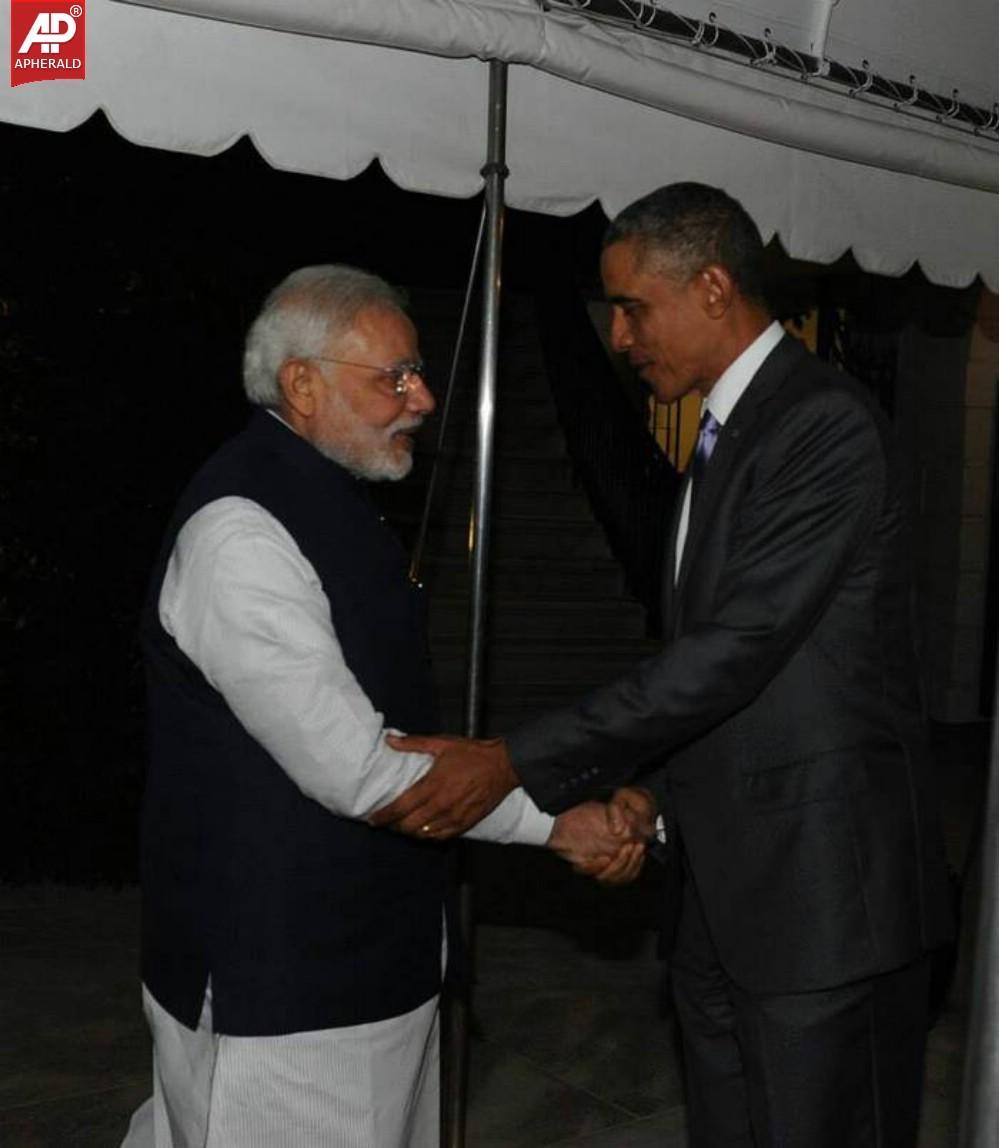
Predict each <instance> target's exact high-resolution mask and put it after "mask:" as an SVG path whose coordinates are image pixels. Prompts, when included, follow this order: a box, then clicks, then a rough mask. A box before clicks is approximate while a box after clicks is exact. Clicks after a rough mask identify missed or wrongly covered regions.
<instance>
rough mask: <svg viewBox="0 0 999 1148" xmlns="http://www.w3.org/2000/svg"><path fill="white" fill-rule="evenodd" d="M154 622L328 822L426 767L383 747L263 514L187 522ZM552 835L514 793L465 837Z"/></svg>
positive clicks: (307, 575)
mask: <svg viewBox="0 0 999 1148" xmlns="http://www.w3.org/2000/svg"><path fill="white" fill-rule="evenodd" d="M159 616H160V621H161V623H162V625H163V627H164V629H165V630H166V631H167V633H168V634H170V635H171V637H172V638H173V639H174V641H175V642H176V643H177V645H178V647H179V648H180V649H181V650H182V651H183V653H184V654H186V655H187V657H188V658H190V659H191V661H192V662H193V663H194V664H195V665H196V666H197V667H198V669H199V670H200V671H201V673H202V674H203V675H204V677H205V679H206V680H207V681H208V683H209V684H210V685H211V686H212V687H213V688H214V689H216V690H218V692H219V693H220V694H221V695H222V697H223V698H224V699H225V701H226V704H227V705H228V706H229V708H230V709H231V710H232V712H233V713H234V714H235V716H236V717H237V718H238V719H239V721H240V722H241V724H242V725H243V727H244V728H245V729H246V730H247V732H248V733H249V734H250V735H251V736H252V737H253V738H255V739H256V740H257V741H258V742H260V744H261V745H262V746H263V747H264V748H265V749H266V750H267V752H268V753H269V754H270V755H271V757H273V758H274V760H275V761H276V762H277V763H278V764H279V765H280V766H281V768H282V769H284V771H285V772H286V773H287V774H288V776H289V777H290V778H291V779H292V781H294V782H295V784H296V785H297V786H298V787H299V788H300V789H301V790H302V792H303V793H305V794H307V795H308V796H309V797H311V798H313V799H314V800H316V801H318V802H319V803H320V804H322V805H323V806H325V807H326V808H327V809H329V810H330V811H331V812H333V813H336V814H339V815H341V816H344V817H353V818H364V817H367V816H368V815H369V814H371V813H372V812H374V810H376V809H378V808H380V807H381V806H383V805H387V804H388V803H389V802H390V801H392V800H393V799H394V798H395V797H397V796H398V795H399V794H400V793H402V792H403V791H404V790H405V789H407V788H408V787H409V786H410V785H412V783H413V782H414V781H416V780H418V778H420V777H421V776H422V775H423V774H424V773H425V772H426V771H427V769H428V768H429V766H430V763H431V759H430V758H429V757H427V756H426V755H424V754H411V753H396V752H395V751H394V750H392V749H391V748H389V746H387V745H386V744H385V732H386V730H385V725H384V720H383V717H382V715H381V714H380V713H378V712H377V711H376V710H375V708H374V706H373V705H372V704H371V702H370V700H369V699H368V697H367V695H366V694H365V693H364V691H363V690H362V689H361V687H360V685H359V683H358V681H357V679H356V678H355V677H354V675H353V673H351V671H350V668H349V667H348V666H347V663H346V662H345V660H344V656H343V651H342V649H341V647H340V643H339V641H338V640H337V637H336V633H335V632H334V629H333V623H332V620H331V617H330V607H329V601H328V600H327V598H326V595H325V593H324V591H323V588H322V584H321V583H320V580H319V577H318V575H317V574H316V571H315V570H314V568H313V567H312V565H311V563H310V562H309V561H308V560H307V559H306V558H305V556H304V555H303V554H302V552H301V550H300V549H299V548H298V546H297V544H296V543H295V541H294V539H293V538H292V537H291V535H290V534H289V533H288V531H287V530H286V529H285V528H284V527H283V526H282V525H281V523H280V522H278V521H277V519H276V518H274V516H273V515H271V514H269V513H268V512H267V511H266V510H264V509H263V507H261V506H260V505H259V504H257V503H255V502H252V501H250V500H248V499H245V498H235V497H231V498H222V499H218V500H216V501H215V502H211V503H209V504H208V505H206V506H204V507H202V508H201V509H200V510H199V511H198V512H197V513H196V514H194V515H192V516H191V518H189V519H188V521H187V522H186V523H185V524H184V526H183V528H182V529H181V531H180V533H179V534H178V535H177V540H176V543H175V545H174V549H173V552H172V554H171V556H170V560H169V563H168V566H167V572H166V577H165V578H164V581H163V587H162V589H161V592H160V599H159ZM552 824H553V820H552V818H551V817H549V816H548V815H547V814H545V813H542V812H541V811H540V810H539V809H538V808H537V806H535V805H534V803H533V802H532V801H531V800H530V798H529V797H528V796H527V794H526V793H524V791H523V790H516V791H515V792H514V793H511V794H510V795H509V797H507V798H506V800H505V801H503V802H502V803H501V804H500V805H499V806H498V807H497V808H496V809H495V810H494V811H493V813H491V814H490V815H489V816H488V817H487V818H485V819H484V820H483V821H482V822H480V823H479V825H477V826H475V828H474V829H473V830H471V831H470V833H469V834H468V836H470V837H476V838H480V839H483V840H491V841H502V842H521V843H524V844H534V845H541V844H544V842H545V841H547V839H548V836H549V834H550V832H551V828H552Z"/></svg>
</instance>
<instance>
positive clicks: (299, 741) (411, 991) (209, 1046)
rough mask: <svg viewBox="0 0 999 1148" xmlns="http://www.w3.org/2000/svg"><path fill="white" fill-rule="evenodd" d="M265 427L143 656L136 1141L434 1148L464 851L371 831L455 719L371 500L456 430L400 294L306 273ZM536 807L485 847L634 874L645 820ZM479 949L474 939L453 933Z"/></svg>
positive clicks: (501, 820) (213, 507)
mask: <svg viewBox="0 0 999 1148" xmlns="http://www.w3.org/2000/svg"><path fill="white" fill-rule="evenodd" d="M244 384H245V389H246V394H247V397H248V399H249V400H250V402H251V403H253V404H254V405H255V406H256V407H257V408H258V409H257V410H256V412H255V413H254V415H253V417H252V419H251V421H250V423H249V425H248V427H247V428H246V430H244V431H243V432H242V433H241V434H240V435H238V436H237V437H236V438H234V439H232V440H231V441H230V442H228V443H227V444H225V445H224V446H223V447H222V448H221V449H220V450H219V451H218V452H217V453H216V454H215V455H214V456H213V457H212V458H211V459H209V461H208V462H207V463H206V464H205V465H204V466H203V467H202V468H201V470H200V471H199V472H198V473H197V475H196V476H195V477H194V479H193V480H192V481H191V483H190V485H189V486H188V488H187V490H186V491H185V492H184V494H183V495H182V497H181V499H180V503H179V505H178V507H177V510H176V512H175V513H174V516H173V519H172V521H171V523H170V525H169V527H168V529H167V532H166V537H165V539H164V543H163V547H162V550H161V554H160V557H159V560H158V562H157V565H156V567H155V569H154V572H153V577H152V582H151V588H150V594H149V598H148V602H147V606H146V610H145V615H144V621H143V627H142V639H143V650H144V656H145V663H146V670H147V679H148V707H149V727H150V728H149V770H148V777H147V783H146V792H145V798H144V808H143V825H142V863H141V869H142V892H143V928H142V981H143V1007H144V1010H145V1013H146V1016H147V1019H148V1021H149V1025H150V1029H151V1031H152V1035H153V1043H154V1073H153V1077H154V1095H153V1098H152V1099H151V1100H150V1101H149V1102H147V1104H146V1105H144V1106H143V1107H142V1108H141V1109H140V1110H139V1111H138V1112H137V1113H136V1115H135V1116H134V1117H133V1120H132V1125H131V1127H130V1131H129V1135H128V1138H127V1139H126V1141H125V1144H126V1145H129V1146H130V1148H132V1146H137V1145H140V1144H154V1145H155V1146H156V1148H179V1146H180V1145H184V1146H188V1145H208V1144H211V1145H212V1146H219V1148H221V1146H230V1145H231V1146H234V1148H235V1146H238V1148H265V1146H266V1148H273V1146H274V1145H279V1144H280V1145H285V1144H287V1145H292V1144H293V1145H295V1146H296V1148H308V1146H311V1145H316V1146H318V1145H323V1146H324V1148H370V1146H373V1145H378V1146H379V1148H429V1146H432V1145H436V1144H438V1143H439V1130H438V1103H439V1096H438V1091H439V1085H438V1075H439V1074H438V1019H437V1012H438V994H439V991H440V986H441V980H442V974H443V965H444V962H445V953H446V949H447V945H446V936H447V929H446V924H445V915H446V914H445V906H446V904H447V902H448V900H449V898H448V889H449V877H448V870H449V858H448V847H447V846H446V845H443V844H441V843H439V842H435V841H432V840H429V839H427V840H413V839H411V838H408V837H405V836H401V835H399V834H395V833H390V832H386V831H384V830H377V829H374V828H372V827H371V826H370V825H369V824H368V823H367V822H366V820H365V819H366V818H367V817H368V815H369V814H371V813H372V812H373V811H374V810H376V809H378V808H379V807H380V806H383V805H385V804H386V802H388V801H390V800H392V799H393V798H394V797H395V796H397V795H399V794H400V793H402V792H403V791H404V790H405V789H406V788H407V787H408V786H409V785H410V784H411V783H413V782H414V781H415V780H416V779H417V778H419V777H420V776H422V774H423V773H424V772H425V771H426V770H427V768H428V767H429V764H430V759H429V758H427V757H425V756H423V755H420V754H402V753H396V752H394V751H392V750H391V749H390V748H388V747H387V746H386V744H385V733H386V731H387V730H389V729H400V730H405V731H408V732H413V733H429V732H431V731H432V730H434V729H436V728H437V727H438V724H439V720H438V716H437V711H436V706H435V701H434V689H433V683H432V678H431V674H430V666H429V658H428V652H427V644H426V635H425V629H424V619H423V613H424V611H423V603H422V601H421V596H422V592H421V590H420V589H419V588H418V587H416V586H414V585H412V584H411V583H410V581H409V580H408V578H407V575H406V560H405V555H404V553H403V551H402V548H401V546H400V545H399V543H398V541H397V540H396V538H395V537H394V535H393V534H392V532H391V530H390V529H389V528H388V527H387V526H386V525H385V523H384V522H383V521H382V519H381V518H380V516H379V515H378V513H377V511H376V510H375V508H374V505H373V504H372V502H371V500H370V496H369V494H368V491H367V484H366V482H365V481H362V480H369V481H377V480H396V479H401V478H403V477H404V476H405V475H406V474H407V473H408V472H409V470H410V467H411V465H412V449H413V434H414V432H415V431H416V429H417V428H418V427H419V426H420V424H421V423H422V421H423V420H424V418H426V417H427V416H428V415H429V414H430V413H431V412H432V411H433V409H434V399H433V396H432V395H431V393H430V391H429V390H428V389H427V386H426V383H425V381H424V369H423V365H422V363H421V360H420V356H419V347H418V342H417V334H416V330H415V328H414V327H413V324H412V323H411V322H410V320H409V318H408V317H407V316H406V314H405V311H404V310H403V307H402V302H401V299H400V297H399V295H398V294H397V293H396V292H395V291H394V290H393V289H392V288H391V287H389V286H388V284H386V283H384V282H383V281H382V280H381V279H378V278H377V277H376V276H374V275H371V274H369V273H367V272H364V271H360V270H357V269H355V268H350V267H343V266H322V267H308V268H303V269H301V270H299V271H296V272H294V273H293V274H292V275H290V276H289V277H288V278H287V279H285V280H284V282H283V283H281V284H280V285H279V286H278V287H277V288H276V289H275V290H274V291H273V292H272V293H271V294H270V296H269V297H268V298H267V300H266V301H265V303H264V305H263V308H262V310H261V312H260V314H259V315H258V317H257V319H256V320H255V321H254V323H253V325H252V327H251V329H250V332H249V335H248V337H247V341H246V350H245V358H244ZM609 808H610V809H613V807H605V806H603V805H599V804H594V803H590V804H587V805H583V806H579V807H577V808H576V809H574V810H570V811H569V812H568V813H565V814H562V815H560V816H559V817H558V818H554V819H553V818H551V817H549V816H547V815H546V814H543V813H541V812H540V811H539V810H538V809H537V807H536V806H535V805H534V804H533V802H531V800H530V799H529V798H528V797H527V796H526V795H525V794H524V792H523V791H522V790H518V791H515V792H514V793H512V794H511V795H510V796H509V797H508V798H507V799H506V800H505V801H504V802H503V803H502V804H501V805H500V806H499V807H498V808H497V810H496V811H495V812H494V813H493V814H492V815H491V816H490V817H488V818H486V820H485V821H483V822H482V823H481V824H480V825H479V826H477V827H476V830H475V834H474V835H475V836H476V837H479V838H483V839H488V840H492V841H498V842H521V843H531V844H535V845H544V844H547V845H548V846H549V847H551V848H553V849H556V850H557V851H558V852H560V853H561V854H562V855H563V856H565V857H567V859H569V860H570V861H572V862H573V863H575V864H577V865H579V866H580V867H581V868H584V869H585V870H586V871H588V872H601V873H602V875H603V876H604V877H605V878H606V879H610V880H613V879H616V878H621V879H626V878H627V877H629V876H631V875H633V874H634V873H635V872H636V871H637V867H638V866H639V865H640V863H641V852H642V845H641V843H640V842H639V841H638V838H639V837H640V835H641V833H642V832H644V831H645V830H647V829H648V827H646V826H638V825H631V824H626V823H625V820H624V818H623V815H622V814H621V813H620V812H619V811H618V812H613V811H611V812H609V811H608V810H609ZM453 936H454V933H453V932H452V937H453Z"/></svg>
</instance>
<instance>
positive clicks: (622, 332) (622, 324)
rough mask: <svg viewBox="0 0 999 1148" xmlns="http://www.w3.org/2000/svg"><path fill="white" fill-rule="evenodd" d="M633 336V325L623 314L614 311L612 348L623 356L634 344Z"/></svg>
mask: <svg viewBox="0 0 999 1148" xmlns="http://www.w3.org/2000/svg"><path fill="white" fill-rule="evenodd" d="M633 341H634V340H633V339H632V335H631V325H630V324H629V322H628V320H627V318H626V317H625V316H624V315H623V314H621V312H620V311H618V310H616V309H615V310H614V311H612V312H611V329H610V342H611V347H612V348H613V349H614V350H615V351H617V353H618V354H621V353H622V352H624V351H627V350H628V348H629V347H630V346H631V345H632V343H633Z"/></svg>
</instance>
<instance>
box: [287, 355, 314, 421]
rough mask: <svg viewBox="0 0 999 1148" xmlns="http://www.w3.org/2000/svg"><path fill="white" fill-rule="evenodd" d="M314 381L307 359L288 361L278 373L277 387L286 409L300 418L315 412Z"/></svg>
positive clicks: (310, 365)
mask: <svg viewBox="0 0 999 1148" xmlns="http://www.w3.org/2000/svg"><path fill="white" fill-rule="evenodd" d="M315 385H316V380H315V378H314V371H313V367H312V364H311V363H310V362H309V361H308V360H307V359H288V360H287V361H286V362H285V363H282V365H281V369H280V370H279V371H278V386H279V387H280V388H281V395H282V397H283V399H284V402H285V404H286V405H287V407H288V408H289V409H290V410H292V411H294V412H295V414H297V415H299V416H301V417H302V418H309V417H310V416H311V415H312V414H313V412H314V411H315V406H316V398H315V393H314V388H315Z"/></svg>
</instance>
